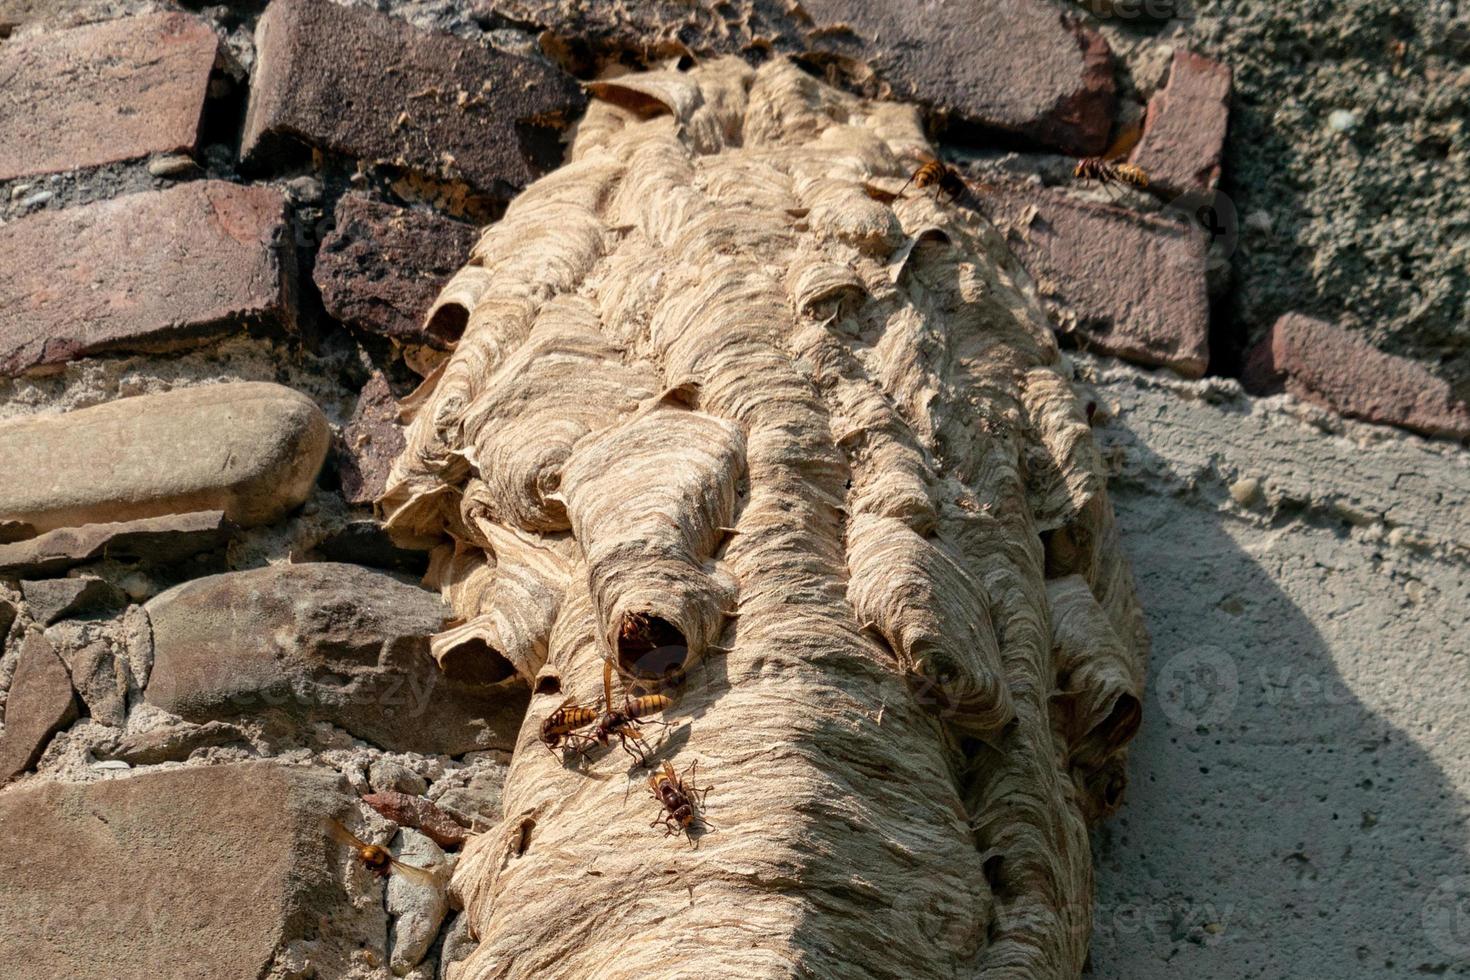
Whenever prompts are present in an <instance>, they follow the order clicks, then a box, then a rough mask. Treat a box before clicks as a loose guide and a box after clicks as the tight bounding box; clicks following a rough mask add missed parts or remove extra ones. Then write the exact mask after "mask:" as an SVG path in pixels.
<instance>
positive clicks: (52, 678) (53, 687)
mask: <svg viewBox="0 0 1470 980" xmlns="http://www.w3.org/2000/svg"><path fill="white" fill-rule="evenodd" d="M76 717H77V703H76V698H75V697H74V696H73V694H72V689H71V675H70V674H68V673H67V672H66V665H65V664H63V663H62V662H61V658H60V657H58V656H57V655H56V651H55V650H53V649H51V644H50V643H48V642H46V638H45V637H43V636H41V635H40V634H39V633H32V634H30V635H29V636H27V637H26V638H25V642H23V643H22V644H21V648H20V661H19V663H18V664H17V665H16V668H15V676H14V677H13V678H11V681H10V694H9V697H8V699H7V700H6V702H5V728H4V730H3V731H0V786H4V785H5V784H6V783H8V782H10V781H11V780H12V779H14V778H15V777H16V776H19V775H20V774H21V773H23V772H25V771H26V770H27V769H29V768H30V767H31V766H33V765H35V764H36V760H37V759H39V758H40V757H41V753H42V752H43V751H44V750H45V748H46V743H47V742H49V741H51V736H52V735H55V734H56V733H57V732H58V731H60V730H61V729H62V728H65V727H66V726H67V725H69V724H70V723H71V722H72V721H73V720H75V719H76Z"/></svg>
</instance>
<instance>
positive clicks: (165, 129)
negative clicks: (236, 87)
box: [0, 13, 218, 180]
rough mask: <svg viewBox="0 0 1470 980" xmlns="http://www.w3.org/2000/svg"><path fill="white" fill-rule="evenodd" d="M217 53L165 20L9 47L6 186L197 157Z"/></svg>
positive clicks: (0, 85) (191, 23)
mask: <svg viewBox="0 0 1470 980" xmlns="http://www.w3.org/2000/svg"><path fill="white" fill-rule="evenodd" d="M217 45H218V42H217V40H216V38H215V35H214V31H213V30H211V29H210V27H209V25H208V24H205V23H204V22H203V21H201V20H199V19H198V18H197V17H191V16H189V15H188V14H183V13H163V14H151V15H147V16H139V17H128V18H124V19H122V20H116V21H110V22H107V23H102V24H96V25H93V26H89V27H79V28H74V29H72V30H65V31H57V32H54V33H37V34H34V35H31V36H27V37H22V38H17V39H15V40H12V41H10V42H8V43H6V44H5V45H3V46H0V92H3V93H4V96H3V97H0V180H10V179H12V178H15V177H25V176H30V175H34V174H47V173H57V172H59V171H63V170H71V169H73V168H78V167H93V166H98V165H101V164H104V163H114V162H117V161H120V160H132V159H137V158H140V157H145V156H148V155H149V154H151V153H178V152H187V153H192V152H193V151H194V150H195V148H196V145H197V143H198V139H199V119H200V115H201V113H202V112H203V109H204V101H205V98H206V96H207V94H208V90H209V73H210V70H211V69H212V68H213V67H214V60H215V53H216V49H217Z"/></svg>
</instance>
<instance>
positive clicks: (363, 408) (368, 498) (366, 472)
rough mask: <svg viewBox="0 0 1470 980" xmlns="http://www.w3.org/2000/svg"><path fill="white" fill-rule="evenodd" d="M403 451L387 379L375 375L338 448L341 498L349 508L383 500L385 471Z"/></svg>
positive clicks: (386, 481)
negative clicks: (352, 505)
mask: <svg viewBox="0 0 1470 980" xmlns="http://www.w3.org/2000/svg"><path fill="white" fill-rule="evenodd" d="M403 447H404V437H403V427H402V426H401V425H399V424H398V401H397V399H395V398H394V397H393V392H392V391H390V390H389V388H388V381H387V379H385V378H384V377H383V376H382V375H381V374H375V375H373V376H372V378H371V379H369V380H368V383H367V384H366V385H364V386H363V389H362V392H361V393H360V394H359V395H358V396H357V407H356V409H354V410H353V413H352V419H351V420H350V421H349V422H348V423H347V427H346V428H345V429H344V430H343V431H342V439H341V442H340V443H339V444H338V446H337V468H338V471H339V472H340V474H341V477H342V496H343V497H345V498H346V499H347V502H348V503H349V504H371V503H372V502H373V501H374V500H376V499H378V497H380V496H382V494H383V489H384V487H385V486H387V483H388V471H389V470H391V469H392V468H393V461H394V460H395V459H397V458H398V454H399V453H401V452H402V451H403Z"/></svg>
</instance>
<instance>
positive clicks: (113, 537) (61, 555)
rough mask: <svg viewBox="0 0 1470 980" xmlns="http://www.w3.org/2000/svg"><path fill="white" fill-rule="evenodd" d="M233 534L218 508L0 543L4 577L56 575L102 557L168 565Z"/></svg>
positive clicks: (96, 525) (61, 531) (73, 529)
mask: <svg viewBox="0 0 1470 980" xmlns="http://www.w3.org/2000/svg"><path fill="white" fill-rule="evenodd" d="M230 532H231V526H230V522H229V521H228V520H227V519H226V518H225V515H224V512H223V511H218V510H215V511H199V512H197V513H193V514H176V515H174V514H171V515H166V516H163V517H145V518H143V519H141V520H136V521H119V522H114V523H106V524H86V525H83V526H82V527H77V528H70V527H64V528H57V529H56V530H54V531H47V532H46V533H45V534H42V535H39V536H37V537H34V538H30V539H28V540H23V541H15V542H10V543H0V575H21V576H27V577H32V578H35V577H40V576H46V575H55V574H57V573H59V572H64V571H66V570H67V569H68V568H73V567H75V566H77V565H81V564H85V563H86V562H89V561H95V560H96V559H99V558H102V557H107V558H114V559H122V560H124V561H128V560H135V561H143V562H158V563H164V564H167V563H169V562H176V561H179V560H181V559H184V558H188V557H190V556H192V555H196V554H198V553H199V552H201V551H209V550H210V549H212V548H217V547H219V546H220V545H223V544H224V543H225V542H226V541H228V540H229V538H230ZM0 632H3V631H0Z"/></svg>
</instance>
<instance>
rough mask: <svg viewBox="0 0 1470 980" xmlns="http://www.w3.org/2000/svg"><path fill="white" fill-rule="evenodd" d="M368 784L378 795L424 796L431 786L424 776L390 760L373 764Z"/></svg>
mask: <svg viewBox="0 0 1470 980" xmlns="http://www.w3.org/2000/svg"><path fill="white" fill-rule="evenodd" d="M368 784H369V785H371V786H372V788H373V791H374V792H377V793H407V794H408V795H409V796H423V795H424V794H425V793H426V792H428V790H429V784H428V782H427V781H426V780H425V779H424V777H423V776H420V775H419V774H418V773H416V772H414V771H413V770H412V769H410V768H408V767H407V766H404V765H400V764H399V763H397V762H393V761H392V760H389V759H379V760H377V761H376V762H374V763H373V764H372V766H371V767H370V768H369V769H368Z"/></svg>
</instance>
